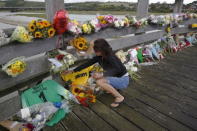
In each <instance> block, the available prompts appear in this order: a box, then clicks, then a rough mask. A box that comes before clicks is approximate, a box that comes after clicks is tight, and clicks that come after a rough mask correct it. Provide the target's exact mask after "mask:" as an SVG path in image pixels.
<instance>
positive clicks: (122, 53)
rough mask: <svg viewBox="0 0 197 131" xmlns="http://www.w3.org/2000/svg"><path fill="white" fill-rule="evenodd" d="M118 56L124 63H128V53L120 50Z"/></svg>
mask: <svg viewBox="0 0 197 131" xmlns="http://www.w3.org/2000/svg"><path fill="white" fill-rule="evenodd" d="M116 56H117V57H118V58H119V59H120V60H121V62H122V63H125V62H127V57H126V56H127V52H124V51H123V50H119V51H118V52H116Z"/></svg>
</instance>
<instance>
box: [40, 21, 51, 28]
mask: <svg viewBox="0 0 197 131" xmlns="http://www.w3.org/2000/svg"><path fill="white" fill-rule="evenodd" d="M42 22H43V25H44V27H49V26H51V24H50V23H49V22H48V21H46V20H44V21H42Z"/></svg>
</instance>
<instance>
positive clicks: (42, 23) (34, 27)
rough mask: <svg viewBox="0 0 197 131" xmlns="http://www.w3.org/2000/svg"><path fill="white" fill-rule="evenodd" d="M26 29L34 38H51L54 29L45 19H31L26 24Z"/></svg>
mask: <svg viewBox="0 0 197 131" xmlns="http://www.w3.org/2000/svg"><path fill="white" fill-rule="evenodd" d="M28 30H29V32H30V34H31V35H32V36H33V37H34V38H51V37H53V36H54V35H55V32H56V31H55V29H54V28H53V26H52V25H51V24H50V22H48V21H47V20H41V19H38V20H32V21H31V22H30V23H29V24H28Z"/></svg>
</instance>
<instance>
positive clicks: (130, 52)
mask: <svg viewBox="0 0 197 131" xmlns="http://www.w3.org/2000/svg"><path fill="white" fill-rule="evenodd" d="M127 53H128V56H129V61H131V62H132V61H133V62H135V64H137V65H138V64H139V61H138V58H137V54H138V53H137V49H136V48H133V49H129V50H128V51H127Z"/></svg>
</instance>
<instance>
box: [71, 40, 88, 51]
mask: <svg viewBox="0 0 197 131" xmlns="http://www.w3.org/2000/svg"><path fill="white" fill-rule="evenodd" d="M72 45H73V46H74V47H75V48H76V49H78V50H84V51H85V50H87V49H88V42H87V40H86V39H85V38H84V37H78V38H75V39H74V40H72Z"/></svg>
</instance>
